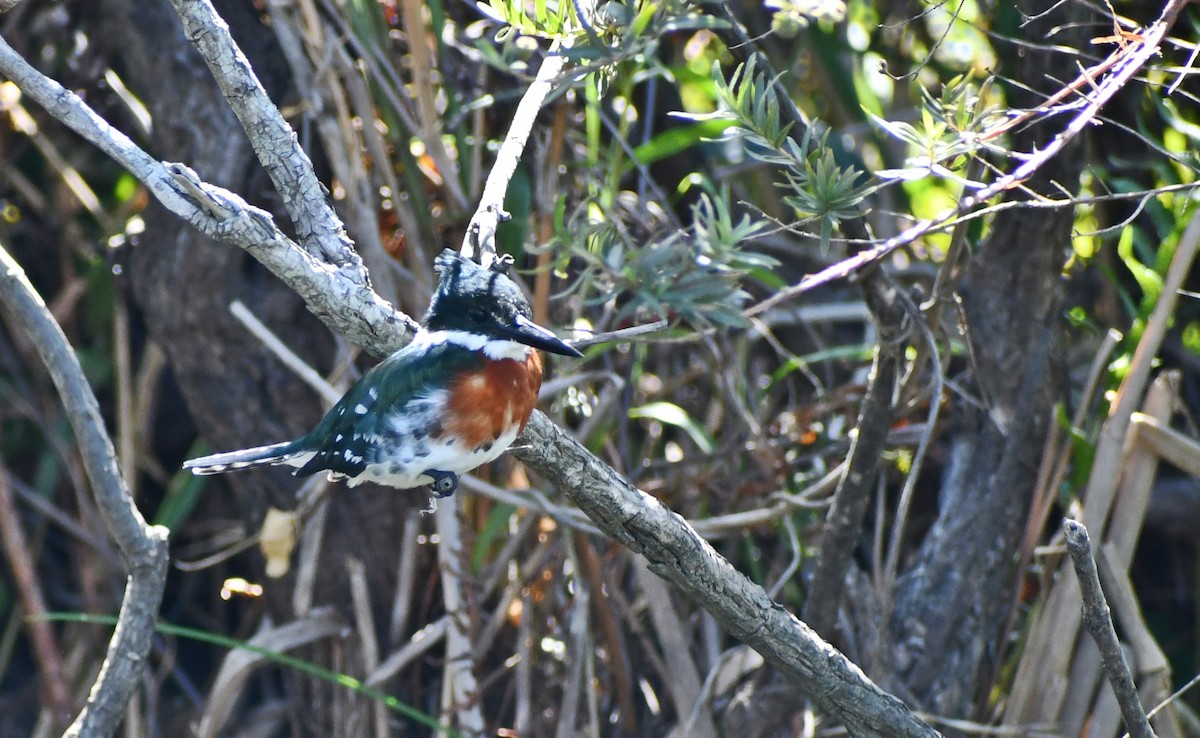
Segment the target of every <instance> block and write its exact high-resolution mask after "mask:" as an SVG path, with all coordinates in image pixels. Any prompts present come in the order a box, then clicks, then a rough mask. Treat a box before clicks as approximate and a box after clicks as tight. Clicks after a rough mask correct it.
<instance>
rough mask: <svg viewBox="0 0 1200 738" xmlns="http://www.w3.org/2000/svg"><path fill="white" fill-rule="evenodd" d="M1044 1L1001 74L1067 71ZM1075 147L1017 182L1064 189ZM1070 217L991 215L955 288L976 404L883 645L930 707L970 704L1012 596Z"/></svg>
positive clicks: (1037, 133)
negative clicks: (1012, 63) (1049, 40)
mask: <svg viewBox="0 0 1200 738" xmlns="http://www.w3.org/2000/svg"><path fill="white" fill-rule="evenodd" d="M1052 4H1053V3H1051V2H1049V1H1048V0H1047V1H1045V2H1039V3H1037V5H1039V6H1042V7H1039V8H1026V9H1025V10H1026V12H1028V13H1029V15H1030V16H1031V17H1033V18H1035V20H1033V21H1031V22H1029V23H1027V24H1025V25H1024V26H1022V34H1023V36H1024V37H1025V38H1027V39H1030V40H1035V41H1037V42H1039V43H1038V44H1036V45H1030V46H1028V47H1026V48H1023V49H1021V51H1020V54H1019V55H1018V56H1019V60H1017V62H1016V66H1017V68H1016V69H1012V67H1009V69H1010V70H1012V71H1011V76H1013V77H1014V78H1016V79H1019V80H1023V81H1028V82H1029V83H1030V84H1035V85H1038V86H1041V87H1044V88H1046V89H1055V88H1057V86H1058V82H1056V81H1055V80H1062V79H1069V78H1071V77H1072V76H1073V75H1074V74H1075V69H1074V64H1075V57H1074V56H1071V55H1068V54H1065V53H1061V52H1059V51H1056V50H1055V49H1057V48H1062V47H1070V48H1082V44H1083V43H1084V39H1080V38H1075V37H1070V38H1067V37H1064V36H1067V35H1071V34H1073V35H1074V36H1079V35H1080V34H1079V33H1078V32H1076V31H1063V32H1061V33H1059V34H1057V35H1055V36H1054V37H1053V40H1054V44H1055V45H1054V46H1050V45H1047V44H1045V43H1042V42H1044V39H1045V38H1046V37H1047V35H1048V34H1049V33H1051V32H1052V31H1053V30H1054V29H1070V28H1080V27H1081V24H1078V23H1075V24H1072V23H1071V21H1072V20H1076V21H1077V20H1078V18H1073V17H1070V16H1071V15H1073V14H1076V13H1078V12H1079V8H1081V7H1082V6H1081V5H1080V4H1078V3H1065V4H1060V5H1059V6H1058V7H1057V8H1056V9H1053V10H1049V11H1048V12H1046V14H1045V15H1038V14H1037V13H1038V12H1040V11H1041V10H1046V9H1048V8H1050V6H1051V5H1052ZM1009 95H1010V100H1012V102H1013V104H1014V105H1016V106H1033V105H1036V104H1037V102H1038V101H1039V100H1040V98H1038V97H1037V96H1036V95H1030V94H1025V93H1023V92H1022V91H1020V90H1010V91H1009ZM1044 130H1045V126H1039V127H1035V128H1033V129H1028V131H1033V133H1032V134H1031V133H1029V132H1028V131H1027V132H1026V133H1023V134H1021V135H1020V136H1018V137H1017V138H1018V140H1017V141H1016V142H1015V144H1016V145H1015V147H1014V148H1016V149H1018V150H1023V151H1025V150H1035V149H1036V148H1039V147H1040V146H1041V145H1043V144H1044V143H1045V139H1046V138H1047V137H1048V134H1047V133H1045V132H1044ZM1034 137H1036V138H1034ZM1078 146H1079V144H1078V142H1075V143H1073V144H1071V146H1070V147H1068V149H1067V150H1065V151H1064V152H1063V154H1062V155H1060V156H1058V157H1056V158H1055V159H1054V160H1052V161H1051V162H1050V163H1049V164H1047V165H1046V166H1045V167H1043V168H1042V169H1041V170H1039V173H1038V175H1037V176H1036V177H1035V178H1033V179H1032V180H1031V181H1029V182H1027V183H1026V185H1027V186H1028V187H1030V188H1031V189H1034V190H1036V191H1040V192H1047V193H1050V192H1054V193H1058V194H1061V192H1062V191H1063V190H1066V191H1071V192H1073V191H1076V190H1077V189H1078V182H1079V174H1080V167H1081V161H1080V157H1079V156H1078V155H1076V152H1077V150H1078ZM1051 182H1056V183H1057V184H1058V185H1061V187H1062V189H1058V188H1057V186H1056V185H1053V184H1051ZM1011 192H1012V193H1013V194H1012V197H1028V195H1025V194H1023V193H1022V192H1020V191H1019V190H1012V191H1011ZM1072 221H1073V212H1072V211H1071V210H1069V209H1054V210H1021V209H1014V210H1007V211H1004V212H1003V213H1001V214H1000V215H998V216H997V217H996V220H995V222H994V225H993V229H992V233H991V236H990V237H989V238H988V240H987V241H986V243H984V244H983V246H982V247H981V249H980V251H979V252H978V253H977V254H976V255H975V256H974V257H973V259H972V260H971V262H970V263H969V265H968V267H967V270H966V274H965V276H964V279H963V283H962V285H961V288H960V295H961V298H962V305H963V310H964V313H965V318H966V321H965V322H966V333H967V340H968V341H969V343H970V346H971V355H972V365H973V368H974V369H975V374H974V377H973V378H974V381H975V385H976V391H977V393H978V394H979V396H980V397H981V398H982V399H983V401H984V403H985V404H986V406H987V408H988V411H987V412H979V411H976V410H974V409H972V408H969V407H962V406H964V405H965V403H960V407H961V408H962V409H960V410H959V417H958V419H957V422H956V426H957V427H958V428H959V429H960V430H959V432H958V433H957V435H956V436H955V437H954V438H953V439H952V441H951V454H950V455H951V461H950V464H949V466H948V468H947V472H946V475H945V478H944V480H943V485H942V489H941V493H940V498H939V511H938V517H937V519H936V521H935V523H934V525H933V528H932V529H931V531H930V532H929V534H928V535H927V536H926V538H925V539H924V541H922V544H921V548H920V551H919V552H918V554H917V556H916V557H915V564H914V565H913V566H912V568H911V569H910V570H909V571H908V572H907V573H906V575H905V576H904V577H903V578H902V580H901V582H900V586H899V588H898V592H897V595H896V606H895V611H894V616H893V620H892V623H891V627H892V634H891V636H892V643H893V644H894V645H893V650H892V652H891V653H890V654H889V655H888V656H889V657H890V663H891V664H892V667H893V668H892V669H889V670H888V671H889V672H891V673H892V674H893V675H894V676H893V678H895V679H896V680H898V682H899V683H902V684H903V685H904V688H905V691H906V693H908V694H911V695H913V696H914V698H915V699H916V700H917V701H918V702H919V703H920V704H921V705H922V706H923V707H924V708H925V709H927V710H930V711H932V712H936V713H937V714H940V715H946V716H950V717H959V716H965V715H966V713H968V712H969V711H970V710H971V709H972V706H973V705H975V704H977V700H976V697H977V693H978V691H979V690H981V689H985V688H986V687H987V685H988V677H989V674H990V672H991V669H993V668H994V666H995V665H994V664H990V663H989V661H988V658H989V656H992V655H994V654H995V653H996V652H997V650H998V648H999V645H998V643H999V638H1000V637H1001V634H1000V632H999V631H1000V628H1001V626H1002V624H1003V623H1004V622H1005V620H1006V618H1007V613H1008V607H1009V606H1010V604H1011V602H1012V599H1013V586H1014V574H1015V571H1014V570H1015V566H1014V563H1015V551H1016V548H1017V544H1018V540H1019V536H1020V535H1021V531H1022V530H1023V526H1024V523H1025V519H1026V515H1027V512H1028V508H1029V503H1030V499H1031V496H1032V491H1033V485H1034V483H1035V480H1036V475H1037V467H1038V460H1039V456H1040V453H1041V451H1042V447H1043V444H1044V442H1045V438H1046V433H1047V431H1048V429H1049V424H1050V422H1051V420H1052V413H1053V408H1054V402H1055V399H1056V398H1057V396H1058V387H1057V386H1056V383H1055V377H1056V375H1057V372H1056V371H1055V366H1056V362H1057V356H1056V355H1057V353H1058V352H1056V351H1055V350H1054V349H1055V346H1056V342H1057V341H1058V339H1059V338H1060V337H1061V324H1060V318H1059V312H1060V310H1061V294H1060V292H1061V283H1060V278H1059V275H1060V274H1061V270H1062V266H1063V264H1064V262H1065V259H1066V257H1067V254H1068V253H1069V249H1070V236H1071V225H1072Z"/></svg>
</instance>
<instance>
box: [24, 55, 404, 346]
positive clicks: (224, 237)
mask: <svg viewBox="0 0 1200 738" xmlns="http://www.w3.org/2000/svg"><path fill="white" fill-rule="evenodd" d="M0 74H3V75H4V76H5V77H7V78H8V79H10V80H12V81H13V82H14V83H16V85H17V86H18V87H19V88H20V89H21V92H22V94H24V95H26V96H27V97H29V98H31V99H32V100H34V101H35V102H37V103H38V104H39V105H41V106H42V107H43V108H45V110H46V112H48V113H49V114H50V115H52V116H53V117H54V118H56V119H57V120H59V121H61V122H62V123H63V124H65V125H66V126H68V127H69V128H71V129H72V130H74V131H75V132H76V133H78V134H79V135H80V136H82V137H83V138H84V139H86V140H87V141H88V142H90V143H91V144H93V145H94V146H96V147H97V148H99V149H100V150H101V151H103V152H104V153H106V154H108V155H109V156H111V157H112V158H113V159H114V160H115V161H116V162H117V163H118V164H120V165H121V166H123V167H125V168H126V169H127V170H129V173H130V174H132V175H133V176H134V177H137V179H138V180H139V181H140V182H141V183H142V184H144V185H146V187H147V189H149V190H150V194H152V195H154V197H155V198H156V199H158V201H159V202H160V203H162V205H163V206H164V207H165V208H167V210H170V211H171V212H172V213H174V214H176V215H178V216H179V217H180V218H183V219H184V220H185V221H187V222H188V223H189V224H190V225H191V226H193V227H194V228H196V229H197V230H199V231H200V232H201V233H204V234H205V235H207V236H210V237H212V238H215V239H218V240H221V241H225V242H226V243H231V244H233V245H235V246H239V247H241V248H243V249H245V250H246V251H248V252H249V253H250V254H251V256H253V257H254V258H255V259H257V260H258V261H260V262H262V264H263V265H264V266H266V267H267V268H268V269H270V270H271V271H272V272H274V274H275V275H276V276H277V277H279V278H280V279H282V280H283V281H284V282H285V283H286V284H287V285H288V286H289V287H291V288H292V289H293V290H295V291H296V293H297V294H299V295H300V296H301V297H302V298H304V301H305V302H306V303H307V304H308V307H309V310H311V311H312V312H313V313H314V314H316V315H317V317H319V318H321V319H322V320H323V321H325V323H326V324H327V325H329V326H330V328H332V329H333V330H334V331H337V332H338V333H341V334H342V335H344V336H345V337H346V338H348V339H349V340H351V341H353V342H354V343H356V344H358V345H359V346H362V347H363V348H365V349H366V350H368V351H370V352H371V353H373V354H375V355H377V356H387V355H388V354H390V353H392V352H393V351H395V350H396V349H398V348H400V347H401V346H403V345H404V344H405V343H407V342H408V340H409V339H410V338H411V335H412V333H413V332H415V331H416V323H415V322H414V321H413V320H412V319H411V318H409V317H408V316H406V315H404V314H402V313H399V312H397V311H396V310H395V308H393V307H392V306H391V305H390V304H389V303H388V302H387V301H386V300H384V299H383V298H381V297H380V296H379V295H377V294H376V293H375V292H374V291H372V290H371V289H369V288H368V287H367V286H366V282H365V279H364V278H363V276H362V272H361V270H360V269H359V267H358V266H356V265H354V264H350V265H347V266H344V267H335V266H332V265H330V264H328V263H325V262H323V261H321V260H319V259H317V258H316V257H314V256H312V255H310V254H309V253H308V252H306V251H304V250H303V249H301V248H299V247H298V246H297V245H296V243H295V242H294V241H292V240H291V239H289V238H288V237H287V236H285V235H284V234H283V232H282V231H280V230H279V228H278V227H277V226H276V225H275V222H274V221H273V220H272V218H271V216H270V215H269V214H268V213H267V212H266V211H264V210H260V209H259V208H256V207H254V206H252V205H250V204H248V203H247V202H246V201H245V200H243V199H242V198H241V197H240V196H238V195H236V194H235V193H233V192H230V191H229V190H226V189H224V188H221V187H217V186H215V185H211V184H208V183H206V182H202V181H201V180H200V178H199V177H198V176H197V175H196V173H195V172H193V171H192V170H191V169H190V168H189V167H187V166H184V165H182V164H165V163H164V162H160V161H158V160H157V159H155V158H154V157H152V156H150V155H149V154H148V153H146V152H145V151H143V150H142V149H141V148H140V147H138V146H137V145H136V144H135V143H133V141H131V140H129V137H128V136H126V135H125V134H123V133H121V132H120V131H118V130H116V129H115V128H113V127H112V126H111V125H109V124H108V122H107V121H105V120H104V119H103V118H101V117H100V116H99V115H97V114H96V112H95V111H93V110H92V109H91V108H90V107H88V105H87V104H86V103H84V102H83V100H81V99H80V98H79V96H77V95H75V94H74V93H72V92H71V91H69V90H66V89H64V88H63V86H62V85H60V84H58V83H57V82H55V81H54V80H52V79H49V78H47V77H46V76H45V75H43V74H42V73H41V72H38V71H37V70H36V69H34V68H33V67H32V66H30V65H29V63H28V62H26V61H25V60H24V59H22V58H21V56H20V55H19V54H17V53H16V51H14V50H13V48H12V47H11V46H9V45H8V43H7V42H6V41H4V39H3V38H0ZM251 138H253V136H251ZM292 143H293V145H294V146H295V149H296V151H298V152H300V153H299V156H303V157H304V158H303V159H295V160H294V162H296V163H303V164H304V166H311V165H310V164H309V163H308V157H307V156H304V155H303V152H302V151H300V147H299V145H298V144H296V142H295V140H294V138H293V140H292ZM285 199H286V198H285ZM397 329H398V330H397Z"/></svg>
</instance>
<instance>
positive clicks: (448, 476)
mask: <svg viewBox="0 0 1200 738" xmlns="http://www.w3.org/2000/svg"><path fill="white" fill-rule="evenodd" d="M425 474H426V476H429V477H431V478H432V479H433V483H432V484H430V485H429V489H430V491H431V492H433V496H434V497H449V496H450V495H452V494H454V490H456V489H458V475H457V474H455V473H454V472H444V471H438V470H436V469H428V470H426V472H425Z"/></svg>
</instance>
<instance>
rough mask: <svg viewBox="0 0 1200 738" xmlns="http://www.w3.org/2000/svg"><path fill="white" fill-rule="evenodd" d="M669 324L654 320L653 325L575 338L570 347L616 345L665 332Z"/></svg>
mask: <svg viewBox="0 0 1200 738" xmlns="http://www.w3.org/2000/svg"><path fill="white" fill-rule="evenodd" d="M670 324H671V323H670V321H668V320H656V321H654V322H653V323H646V324H644V325H634V326H630V327H628V328H620V329H618V330H615V331H607V332H605V333H596V334H594V335H591V336H586V337H584V338H576V339H574V340H572V341H571V345H572V346H574V347H575V348H583V347H585V346H593V345H595V344H598V343H618V342H621V341H628V340H630V339H632V338H640V337H642V336H647V335H651V334H654V333H658V332H660V331H665V330H666V329H667V327H668V326H669V325H670Z"/></svg>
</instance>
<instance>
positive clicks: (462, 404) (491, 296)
mask: <svg viewBox="0 0 1200 738" xmlns="http://www.w3.org/2000/svg"><path fill="white" fill-rule="evenodd" d="M509 263H511V260H508V259H503V258H501V259H497V260H496V261H495V262H493V264H492V265H491V267H490V268H484V267H482V266H479V265H478V264H476V263H475V262H473V261H471V260H470V259H466V258H463V257H462V256H459V255H458V254H457V253H455V252H453V251H451V250H449V249H446V250H445V251H443V252H442V253H441V255H439V256H438V257H437V259H436V261H435V266H434V270H435V271H436V272H437V274H438V277H439V282H438V287H437V291H436V292H435V293H434V296H433V300H432V301H431V302H430V304H429V310H428V311H427V312H426V313H425V317H424V318H422V320H421V328H420V330H418V331H417V334H416V336H415V337H414V338H413V340H412V342H411V343H409V344H408V345H407V346H405V347H404V348H402V349H400V350H399V351H397V352H396V353H394V354H392V355H391V356H389V357H388V358H387V359H384V360H383V361H382V362H380V363H379V364H377V365H376V366H375V367H374V368H372V369H371V370H370V371H368V372H367V373H366V374H364V375H363V376H362V378H361V379H359V380H358V382H356V383H355V384H354V386H353V387H351V388H350V390H349V391H348V392H347V393H346V395H345V396H344V397H342V399H341V400H339V401H338V403H337V404H336V405H334V406H333V408H332V409H331V410H330V411H329V412H328V413H326V415H325V417H324V418H322V419H321V422H320V423H318V424H317V426H316V427H315V428H313V430H312V431H311V432H310V433H308V435H305V436H303V437H301V438H298V439H296V440H294V441H287V442H284V443H276V444H272V445H270V446H260V447H257V448H248V449H245V450H242V451H230V452H228V453H222V454H213V455H212V456H202V457H200V458H198V459H191V460H189V461H186V462H184V465H183V466H184V468H185V469H191V470H192V473H193V474H220V473H222V472H227V471H234V470H237V469H248V468H251V467H256V466H264V465H269V464H284V465H287V466H291V467H295V471H293V472H292V473H293V474H295V475H297V476H308V475H310V474H315V473H317V472H319V471H327V472H328V473H329V476H330V478H331V479H345V480H346V483H347V484H348V485H349V486H352V487H353V486H354V485H356V484H361V483H362V482H376V483H378V484H383V485H387V486H390V487H396V488H399V489H409V488H412V487H420V486H423V485H429V486H430V488H431V490H432V491H433V494H434V495H435V496H437V497H445V496H447V495H450V494H453V493H454V490H455V489H457V488H458V475H459V474H464V473H466V472H469V471H471V470H472V469H474V468H476V467H477V466H479V465H481V464H485V463H487V462H489V461H492V460H494V459H495V458H496V457H498V456H500V454H502V453H504V451H505V450H506V449H507V448H508V447H509V446H510V445H512V442H513V441H514V440H515V439H516V437H517V434H518V433H520V432H521V431H522V430H523V429H524V428H525V423H526V422H527V421H528V420H529V416H530V414H531V413H532V412H533V408H534V405H535V404H536V403H537V398H538V390H539V389H540V388H541V386H542V359H541V357H540V356H539V355H538V352H537V351H536V350H535V349H542V350H544V351H551V352H553V353H556V354H562V355H564V356H574V357H581V356H582V354H580V353H579V351H577V350H576V349H574V348H572V347H571V346H570V345H568V344H567V343H565V342H563V341H562V340H561V339H559V338H557V337H556V336H555V335H554V334H553V333H551V332H550V331H548V330H546V329H545V328H543V327H541V326H539V325H538V324H536V323H534V322H533V320H532V318H531V315H532V311H531V310H530V308H529V302H528V301H527V300H526V299H525V295H524V294H523V293H522V292H521V290H520V288H518V287H517V285H516V284H515V283H514V282H513V281H512V280H511V279H509V278H508V276H507V274H506V273H505V272H506V271H507V268H508V265H509Z"/></svg>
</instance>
